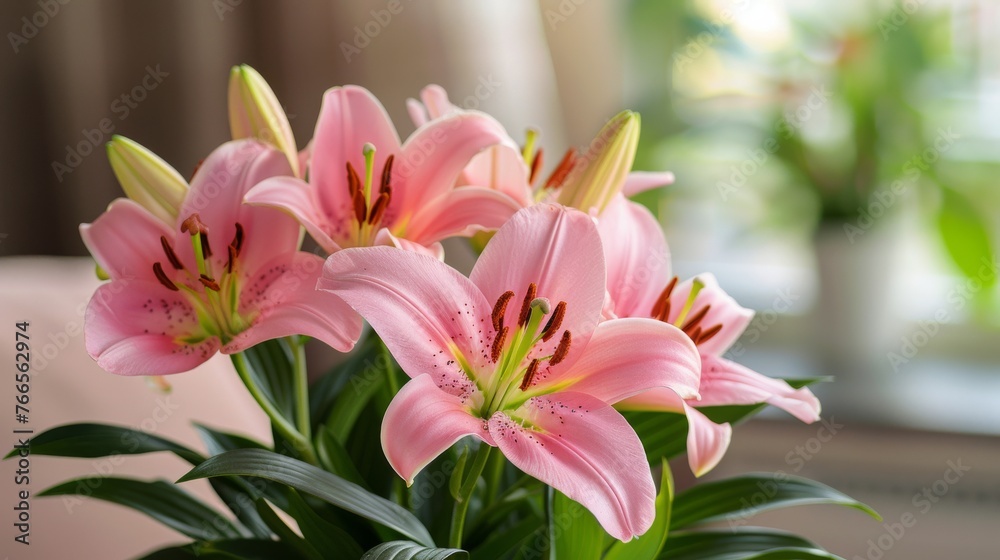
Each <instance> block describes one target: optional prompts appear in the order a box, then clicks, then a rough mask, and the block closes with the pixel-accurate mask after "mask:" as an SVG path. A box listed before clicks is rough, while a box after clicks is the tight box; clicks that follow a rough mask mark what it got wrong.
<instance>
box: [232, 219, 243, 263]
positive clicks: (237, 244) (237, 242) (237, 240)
mask: <svg viewBox="0 0 1000 560" xmlns="http://www.w3.org/2000/svg"><path fill="white" fill-rule="evenodd" d="M231 245H232V246H233V248H234V249H236V254H237V256H238V255H239V254H240V251H242V250H243V224H241V223H239V222H236V236H235V237H233V242H232V243H231Z"/></svg>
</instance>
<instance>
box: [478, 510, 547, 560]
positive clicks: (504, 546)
mask: <svg viewBox="0 0 1000 560" xmlns="http://www.w3.org/2000/svg"><path fill="white" fill-rule="evenodd" d="M544 528H545V520H544V519H542V518H541V517H540V516H538V515H528V516H526V517H524V518H523V519H521V520H520V521H518V522H517V523H516V524H515V525H514V526H512V527H510V528H509V529H506V530H503V531H493V532H492V533H490V536H489V538H488V539H486V540H485V541H483V543H482V544H480V545H479V546H477V547H476V548H474V549H473V550H472V557H473V558H475V559H476V560H500V559H501V558H505V557H506V556H507V555H508V554H510V553H511V552H513V551H514V550H516V549H517V548H519V547H520V546H521V545H522V543H524V542H525V541H527V540H528V539H529V538H531V536H532V535H535V534H539V536H540V537H541V536H543V535H541V533H542V532H543V529H544ZM545 540H547V539H545ZM536 552H539V554H537V555H535V557H538V558H541V551H536Z"/></svg>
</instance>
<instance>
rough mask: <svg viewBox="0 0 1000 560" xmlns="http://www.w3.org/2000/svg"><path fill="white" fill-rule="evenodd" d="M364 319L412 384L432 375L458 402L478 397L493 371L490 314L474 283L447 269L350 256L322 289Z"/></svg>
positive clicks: (364, 251) (372, 250)
mask: <svg viewBox="0 0 1000 560" xmlns="http://www.w3.org/2000/svg"><path fill="white" fill-rule="evenodd" d="M319 288H320V289H321V290H329V291H330V292H333V293H334V294H336V295H338V296H340V297H341V298H343V299H344V301H346V302H347V303H348V304H349V305H350V306H351V307H353V308H354V309H355V310H356V311H357V312H358V313H360V314H361V316H362V317H364V318H365V319H366V320H367V321H368V322H369V323H371V326H372V328H373V329H375V332H377V333H378V334H379V336H380V337H381V338H382V340H383V341H384V342H385V344H386V346H387V347H388V348H389V351H390V352H392V355H393V356H394V357H395V358H396V360H397V361H398V362H399V365H400V366H402V368H403V370H404V371H405V372H406V373H407V374H409V376H410V377H417V376H418V375H421V374H424V373H429V374H432V375H433V376H434V380H435V381H436V382H437V383H438V386H439V387H442V388H447V390H448V392H450V393H453V394H462V393H467V392H469V391H471V390H472V389H473V387H472V381H470V380H469V376H468V375H467V374H466V373H465V371H464V370H463V369H462V364H461V363H460V360H459V358H460V357H464V359H466V360H468V361H469V362H471V363H470V367H471V368H472V370H473V371H472V373H473V374H474V375H485V373H486V372H489V371H491V370H492V367H487V366H492V364H491V363H489V347H490V344H491V342H492V337H493V326H492V324H491V321H490V312H491V311H492V308H491V306H490V305H489V304H488V303H487V302H486V300H485V298H483V294H482V293H481V292H480V291H479V289H478V288H476V286H475V285H473V284H472V282H470V281H469V279H468V278H466V277H464V276H462V275H461V274H460V273H459V272H458V271H456V270H455V269H453V268H451V267H450V266H448V265H446V264H444V263H443V262H441V261H439V260H437V259H435V258H433V257H430V256H427V255H420V254H416V253H413V252H410V251H401V250H399V249H396V248H394V247H365V248H358V249H344V250H343V251H340V252H337V253H334V254H333V255H332V256H330V258H329V259H327V261H326V266H325V267H324V270H323V276H322V278H321V279H320V281H319Z"/></svg>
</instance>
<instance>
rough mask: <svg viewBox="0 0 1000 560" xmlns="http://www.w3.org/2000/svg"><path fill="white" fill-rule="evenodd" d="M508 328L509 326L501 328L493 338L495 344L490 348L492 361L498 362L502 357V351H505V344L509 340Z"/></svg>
mask: <svg viewBox="0 0 1000 560" xmlns="http://www.w3.org/2000/svg"><path fill="white" fill-rule="evenodd" d="M508 330H509V329H508V328H507V327H504V328H502V329H500V332H498V333H497V336H496V338H494V339H493V346H492V347H491V348H490V361H492V362H493V363H496V362H497V360H499V359H500V353H501V352H503V344H504V342H506V341H507V332H508Z"/></svg>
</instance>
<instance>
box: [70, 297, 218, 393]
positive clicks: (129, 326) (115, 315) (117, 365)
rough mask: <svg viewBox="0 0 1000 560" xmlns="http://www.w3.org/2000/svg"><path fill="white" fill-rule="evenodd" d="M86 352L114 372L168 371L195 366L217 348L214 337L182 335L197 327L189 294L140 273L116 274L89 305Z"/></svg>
mask: <svg viewBox="0 0 1000 560" xmlns="http://www.w3.org/2000/svg"><path fill="white" fill-rule="evenodd" d="M84 322H85V328H84V331H85V337H86V339H85V342H86V346H87V353H88V354H90V356H91V357H92V358H94V359H95V360H97V363H98V364H99V365H100V366H101V367H102V368H104V369H105V370H107V371H110V372H111V373H117V374H119V375H163V374H168V373H180V372H184V371H188V370H191V369H194V368H195V367H196V366H198V365H199V364H201V363H203V362H205V361H206V360H208V359H209V358H211V357H212V356H213V355H215V352H216V351H217V350H218V340H216V339H214V338H211V339H208V340H206V341H204V342H202V343H200V344H197V345H187V344H181V343H180V342H179V341H178V338H179V337H186V336H190V335H192V334H193V333H195V332H197V331H198V323H197V319H196V317H195V315H194V310H193V309H192V308H191V305H190V304H189V303H188V302H187V300H186V299H185V298H184V297H183V296H180V295H178V294H177V292H172V291H170V290H168V289H167V288H165V287H163V286H162V285H160V284H159V283H158V282H150V281H147V280H139V279H131V280H130V279H124V280H117V279H116V280H112V281H111V282H109V283H107V284H104V285H102V286H101V287H100V288H98V289H97V292H95V293H94V296H93V297H92V298H91V300H90V304H89V305H88V306H87V313H86V316H85V319H84Z"/></svg>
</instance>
